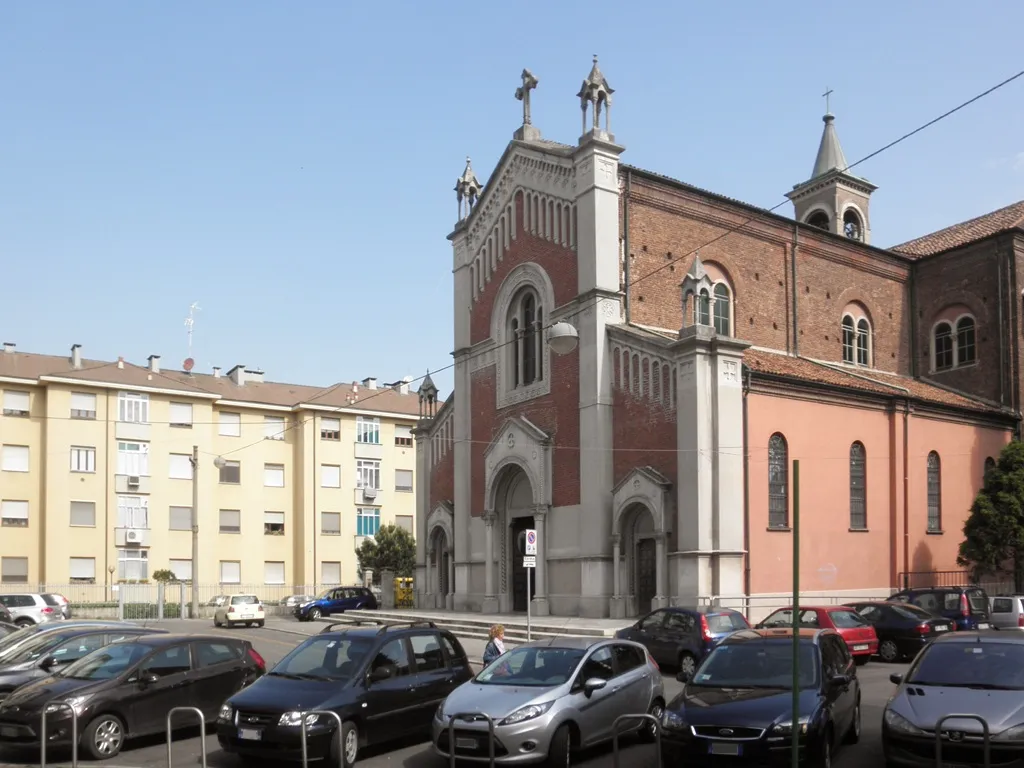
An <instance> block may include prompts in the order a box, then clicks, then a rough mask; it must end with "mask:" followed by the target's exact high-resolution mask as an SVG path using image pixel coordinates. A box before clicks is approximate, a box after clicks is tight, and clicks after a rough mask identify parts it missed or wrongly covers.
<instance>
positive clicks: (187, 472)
mask: <svg viewBox="0 0 1024 768" xmlns="http://www.w3.org/2000/svg"><path fill="white" fill-rule="evenodd" d="M170 464H171V466H170V476H171V479H172V480H191V479H192V457H191V456H189V455H188V454H187V453H172V454H171V459H170Z"/></svg>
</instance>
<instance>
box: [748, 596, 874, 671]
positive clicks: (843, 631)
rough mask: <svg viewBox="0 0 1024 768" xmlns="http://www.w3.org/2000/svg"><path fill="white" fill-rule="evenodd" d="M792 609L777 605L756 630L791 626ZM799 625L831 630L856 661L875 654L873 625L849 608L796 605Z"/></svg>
mask: <svg viewBox="0 0 1024 768" xmlns="http://www.w3.org/2000/svg"><path fill="white" fill-rule="evenodd" d="M792 626H793V608H792V606H790V607H788V608H780V609H779V610H777V611H775V612H774V613H772V614H770V615H769V616H768V618H766V619H765V620H764V621H762V622H761V623H760V624H758V625H757V628H758V629H772V628H774V627H792ZM800 626H801V627H805V628H807V629H834V630H835V631H836V632H838V633H839V634H840V635H842V637H843V640H845V641H846V644H847V645H848V646H849V648H850V654H851V655H852V656H853V658H854V660H856V662H857V663H858V664H867V663H868V660H869V659H870V658H871V657H872V656H873V655H875V654H876V653H878V635H876V634H875V628H874V627H873V626H871V625H870V624H868V623H867V622H866V621H864V619H862V618H861V617H860V616H858V615H857V612H856V611H854V610H853V609H852V608H848V607H846V606H843V605H825V606H819V605H811V606H807V607H806V608H805V607H804V606H800Z"/></svg>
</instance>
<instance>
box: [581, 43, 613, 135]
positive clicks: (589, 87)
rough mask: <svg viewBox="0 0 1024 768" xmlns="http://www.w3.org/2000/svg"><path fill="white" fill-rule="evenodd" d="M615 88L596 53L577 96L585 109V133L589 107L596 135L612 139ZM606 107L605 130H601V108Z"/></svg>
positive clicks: (585, 131) (584, 131) (593, 131)
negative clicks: (602, 69) (599, 62)
mask: <svg viewBox="0 0 1024 768" xmlns="http://www.w3.org/2000/svg"><path fill="white" fill-rule="evenodd" d="M613 93H615V89H614V88H612V87H611V86H610V85H608V80H607V79H606V78H605V76H604V74H603V73H602V72H601V68H600V67H599V66H598V64H597V54H596V53H595V54H594V65H593V66H592V67H591V68H590V74H589V75H587V79H586V80H584V81H583V85H582V86H580V92H579V93H577V94H576V96H577V97H578V98H579V100H580V109H581V110H583V135H584V136H586V135H587V107H588V106H590V107H592V108H593V124H594V127H593V129H592V130H591V133H593V134H594V135H595V136H599V137H600V138H604V139H607V140H609V141H610V140H612V135H611V106H612V94H613ZM602 108H603V109H604V130H603V131H602V130H601V109H602Z"/></svg>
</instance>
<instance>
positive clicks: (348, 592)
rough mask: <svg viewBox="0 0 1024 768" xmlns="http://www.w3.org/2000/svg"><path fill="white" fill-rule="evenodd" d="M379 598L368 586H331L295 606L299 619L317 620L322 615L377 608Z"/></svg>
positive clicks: (295, 612) (296, 616)
mask: <svg viewBox="0 0 1024 768" xmlns="http://www.w3.org/2000/svg"><path fill="white" fill-rule="evenodd" d="M376 609H377V598H376V597H374V595H373V592H371V591H370V590H369V589H367V588H366V587H331V588H330V589H325V590H324V591H323V592H321V593H320V594H319V595H317V596H316V597H314V598H313V599H312V600H310V601H309V602H307V603H303V604H302V605H299V606H297V607H296V608H295V610H294V611H293V613H294V614H295V618H297V619H298V620H299V621H315V620H316V619H319V618H320V617H321V616H330V615H332V614H335V613H344V612H345V611H356V610H364V611H365V610H376Z"/></svg>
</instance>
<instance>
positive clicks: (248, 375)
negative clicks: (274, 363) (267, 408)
mask: <svg viewBox="0 0 1024 768" xmlns="http://www.w3.org/2000/svg"><path fill="white" fill-rule="evenodd" d="M245 380H246V381H248V382H256V383H257V384H262V383H263V369H262V368H257V369H256V370H253V371H250V370H249V369H246V371H245Z"/></svg>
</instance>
